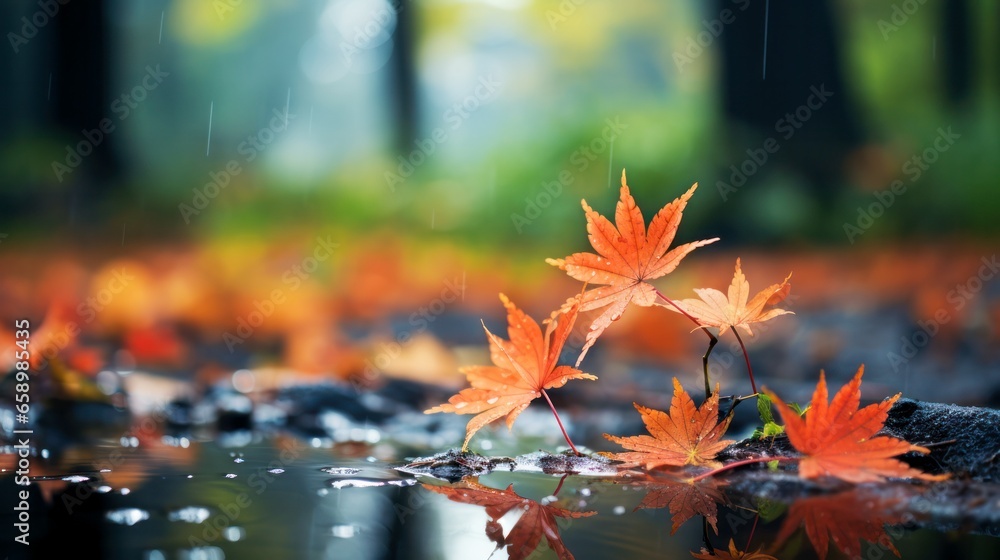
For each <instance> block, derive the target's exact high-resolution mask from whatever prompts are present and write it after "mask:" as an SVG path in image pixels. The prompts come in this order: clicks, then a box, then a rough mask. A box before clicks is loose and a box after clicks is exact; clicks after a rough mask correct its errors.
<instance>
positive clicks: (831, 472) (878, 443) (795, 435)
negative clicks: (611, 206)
mask: <svg viewBox="0 0 1000 560" xmlns="http://www.w3.org/2000/svg"><path fill="white" fill-rule="evenodd" d="M864 371H865V367H864V366H861V367H859V368H858V371H857V373H856V374H855V375H854V378H853V379H852V380H851V381H850V382H849V383H848V384H847V385H844V386H843V387H842V388H841V389H840V391H838V392H837V394H836V395H834V397H833V401H831V402H827V398H828V397H827V389H826V377H825V375H824V374H823V373H822V372H820V375H819V383H818V384H817V385H816V391H815V392H814V393H813V396H812V402H811V403H810V405H809V409H808V410H807V411H806V414H805V418H804V419H803V418H801V417H799V415H798V414H797V413H796V412H795V411H794V410H793V409H792V408H791V407H789V406H788V405H786V404H785V403H784V402H783V401H782V400H781V399H779V398H778V397H777V396H775V395H774V394H773V393H771V392H767V395H768V396H770V397H771V399H773V400H774V403H775V405H776V406H777V408H778V412H779V413H780V414H781V418H782V420H783V421H784V422H785V433H787V434H788V441H789V442H791V444H792V446H793V447H795V449H797V450H798V451H800V452H801V453H802V454H804V455H805V457H803V458H802V459H801V460H800V461H799V476H801V477H802V478H818V477H820V476H824V475H826V476H833V477H836V478H840V479H842V480H846V481H847V482H855V483H859V482H878V481H883V480H885V479H886V478H887V477H899V478H910V477H912V478H920V479H923V480H943V479H944V478H947V476H935V475H929V474H927V473H924V472H922V471H919V470H917V469H914V468H911V467H910V466H909V465H907V464H906V463H903V462H902V461H900V460H898V459H894V458H893V457H896V456H897V455H902V454H903V453H908V452H910V451H915V452H918V453H930V450H928V449H927V448H926V447H920V446H918V445H913V444H911V443H909V442H907V441H905V440H902V439H898V438H894V437H890V436H884V435H883V436H876V435H875V434H876V433H878V431H879V430H881V429H882V427H883V425H884V424H885V419H886V418H887V417H888V416H889V409H890V408H892V405H893V403H895V402H896V400H897V399H899V397H900V394H898V393H897V394H896V395H895V396H893V397H892V398H889V399H886V400H884V401H882V402H880V403H875V404H871V405H868V406H866V407H864V408H862V409H860V410H859V409H858V407H859V405H860V403H861V376H862V375H863V374H864Z"/></svg>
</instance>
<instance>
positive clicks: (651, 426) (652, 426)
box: [604, 377, 733, 469]
mask: <svg viewBox="0 0 1000 560" xmlns="http://www.w3.org/2000/svg"><path fill="white" fill-rule="evenodd" d="M633 404H635V403H633ZM635 408H636V410H638V411H639V414H640V415H642V421H643V423H644V424H645V425H646V429H647V430H648V431H649V433H650V434H651V435H648V436H646V435H643V436H632V437H617V436H611V435H608V434H604V437H606V438H607V439H609V440H611V441H613V442H615V443H617V444H619V445H621V446H622V447H624V448H626V449H630V450H631V451H630V452H625V453H612V454H609V457H611V458H612V459H615V460H617V461H623V462H625V463H630V464H642V465H645V466H646V468H647V469H655V468H657V467H661V466H666V465H669V466H674V467H682V466H685V465H695V466H704V467H718V466H720V463H719V462H717V461H714V460H713V459H715V456H716V455H718V453H719V452H720V451H722V450H723V449H725V448H726V446H728V445H729V444H731V443H733V440H720V439H719V438H721V437H722V436H723V434H725V433H726V428H727V427H729V422H728V421H724V422H722V423H719V391H718V389H716V391H715V392H714V393H713V394H712V396H710V397H709V398H708V400H706V401H705V402H704V404H702V405H701V407H700V408H695V405H694V401H692V400H691V396H690V395H688V394H687V391H685V390H684V388H683V387H681V383H680V381H678V380H677V378H676V377H675V378H674V396H673V398H672V399H671V401H670V414H669V415H668V414H667V413H665V412H661V411H659V410H653V409H651V408H646V407H644V406H641V405H639V404H635Z"/></svg>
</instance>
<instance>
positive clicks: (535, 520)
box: [423, 481, 597, 560]
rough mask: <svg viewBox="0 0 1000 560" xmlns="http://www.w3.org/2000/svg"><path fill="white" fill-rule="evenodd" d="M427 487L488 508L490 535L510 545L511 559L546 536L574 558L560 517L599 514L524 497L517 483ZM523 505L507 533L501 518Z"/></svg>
mask: <svg viewBox="0 0 1000 560" xmlns="http://www.w3.org/2000/svg"><path fill="white" fill-rule="evenodd" d="M423 487H424V488H426V489H427V490H430V491H432V492H436V493H438V494H441V495H443V496H446V497H447V498H448V499H449V500H451V501H453V502H458V503H462V504H472V505H477V506H483V507H484V508H486V515H488V516H489V518H490V519H489V521H487V522H486V536H487V537H488V538H489V539H490V540H492V541H493V542H495V543H497V548H498V549H500V548H504V547H506V548H507V555H508V558H510V560H521V559H524V558H528V557H529V556H530V555H531V553H532V552H534V551H535V549H537V548H538V545H539V544H541V541H542V536H543V535H544V536H545V541H546V542H547V543H548V545H549V548H550V549H552V551H553V552H555V553H556V555H557V556H558V557H559V558H560V559H562V560H573V555H572V554H571V553H570V551H569V550H568V549H567V548H566V545H565V544H564V543H563V541H562V537H560V536H559V525H558V523H557V521H558V520H557V519H556V518H563V519H570V518H572V519H578V518H581V517H590V516H591V515H595V514H596V513H597V512H596V511H570V510H568V509H562V508H557V507H555V506H550V505H542V504H540V503H538V502H536V501H535V500H531V499H528V498H524V497H522V496H519V495H518V494H517V493H515V492H514V485H513V484H511V485H509V486H507V489H506V490H496V489H494V488H490V487H488V486H483V485H482V484H479V483H478V482H474V481H466V482H463V483H462V486H456V487H448V486H433V485H430V484H424V485H423ZM516 508H517V509H521V510H522V513H521V516H520V517H519V518H518V520H517V522H516V523H515V524H514V526H513V527H511V529H510V531H509V532H508V533H507V535H506V536H504V534H503V528H502V527H501V526H500V523H499V522H500V519H501V518H502V517H503V516H505V515H507V513H508V512H510V511H511V510H513V509H516Z"/></svg>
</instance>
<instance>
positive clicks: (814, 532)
mask: <svg viewBox="0 0 1000 560" xmlns="http://www.w3.org/2000/svg"><path fill="white" fill-rule="evenodd" d="M899 505H900V500H899V499H898V498H894V497H886V496H882V495H879V494H875V495H872V493H871V492H867V491H865V492H864V493H859V491H858V490H857V489H854V490H849V491H847V492H841V493H839V494H834V495H832V496H815V497H812V498H805V499H801V500H797V501H795V502H794V503H793V504H792V506H791V508H790V509H789V510H788V515H787V516H786V517H785V521H784V523H783V524H782V526H781V531H780V532H779V533H778V537H777V541H778V543H779V544H780V543H783V542H785V541H786V540H787V539H788V537H790V536H791V535H792V534H793V533H794V532H795V531H796V529H798V528H799V526H800V525H804V526H805V533H806V536H807V537H809V542H811V543H812V545H813V548H815V549H816V555H817V556H818V557H819V559H820V560H824V559H825V558H826V555H827V552H828V551H829V547H830V541H831V540H832V541H833V544H834V545H835V546H836V548H838V549H840V550H841V551H843V552H844V553H845V554H846V555H847V556H848V557H849V558H852V559H855V558H856V559H860V558H862V554H861V539H864V540H866V541H869V542H871V543H875V544H877V545H878V546H879V547H881V548H883V549H885V550H888V551H889V552H892V553H893V554H895V555H896V556H899V551H898V550H896V546H895V545H894V544H893V542H892V538H891V537H890V536H889V535H888V534H886V532H885V525H886V524H896V523H900V522H902V520H903V513H902V512H901V511H899V507H898V506H899Z"/></svg>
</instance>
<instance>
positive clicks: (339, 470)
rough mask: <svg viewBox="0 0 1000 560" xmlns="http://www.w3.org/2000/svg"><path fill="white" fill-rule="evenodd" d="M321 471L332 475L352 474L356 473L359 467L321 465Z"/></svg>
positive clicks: (359, 470)
mask: <svg viewBox="0 0 1000 560" xmlns="http://www.w3.org/2000/svg"><path fill="white" fill-rule="evenodd" d="M320 471H321V472H325V473H326V474H332V475H334V476H350V475H353V474H358V473H359V472H361V469H353V468H350V467H323V468H321V469H320Z"/></svg>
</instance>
